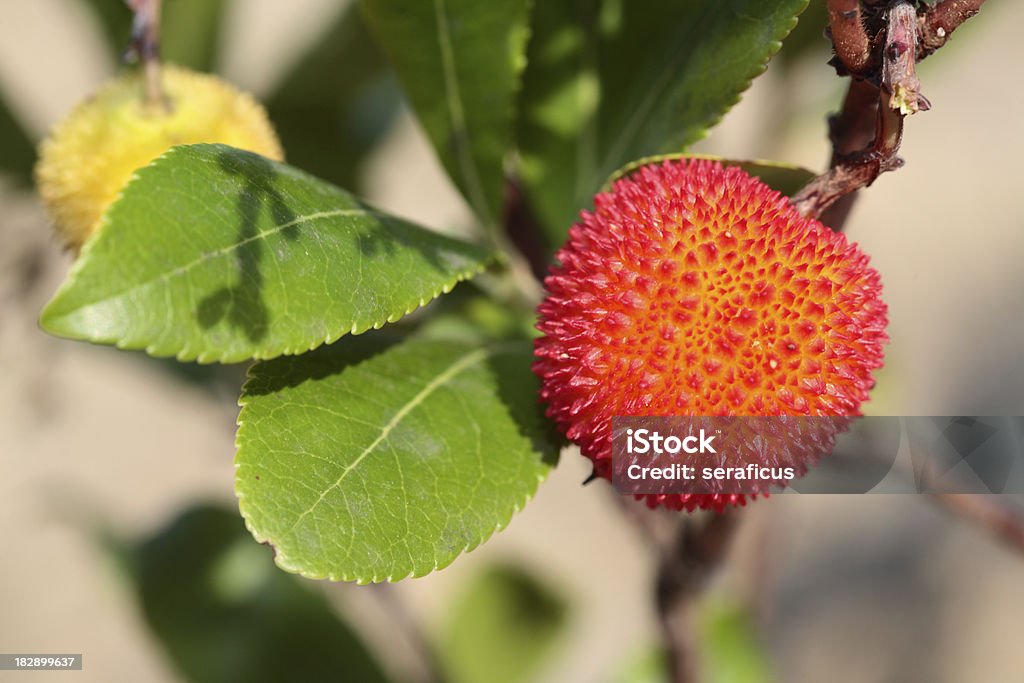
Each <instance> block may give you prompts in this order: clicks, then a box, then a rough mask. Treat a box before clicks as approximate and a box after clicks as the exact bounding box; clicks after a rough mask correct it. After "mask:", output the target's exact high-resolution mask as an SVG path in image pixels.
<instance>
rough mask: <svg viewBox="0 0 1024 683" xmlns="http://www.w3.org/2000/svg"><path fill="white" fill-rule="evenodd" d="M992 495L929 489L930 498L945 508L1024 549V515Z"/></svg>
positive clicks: (1000, 538) (1013, 546)
mask: <svg viewBox="0 0 1024 683" xmlns="http://www.w3.org/2000/svg"><path fill="white" fill-rule="evenodd" d="M994 497H995V496H991V495H976V494H972V493H932V494H931V498H932V500H934V501H935V502H936V503H938V504H939V505H941V506H942V507H943V508H945V509H946V510H947V511H948V512H950V513H951V514H953V515H956V516H957V517H961V518H963V519H965V520H967V521H969V522H971V523H973V524H976V525H977V526H980V527H982V528H983V529H985V530H987V531H988V532H989V533H991V534H992V535H993V536H995V537H996V538H997V539H999V540H1000V541H1002V542H1004V543H1006V544H1007V545H1008V546H1009V547H1010V548H1012V549H1014V550H1016V551H1018V552H1022V553H1024V516H1022V515H1021V514H1020V513H1018V512H1016V511H1015V510H1012V509H1010V508H1008V507H1005V506H1002V505H999V504H998V503H997V502H995V501H994V500H993V498H994Z"/></svg>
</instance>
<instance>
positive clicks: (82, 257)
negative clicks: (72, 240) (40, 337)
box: [39, 144, 495, 364]
mask: <svg viewBox="0 0 1024 683" xmlns="http://www.w3.org/2000/svg"><path fill="white" fill-rule="evenodd" d="M194 146H210V145H204V144H200V145H175V146H174V147H171V148H170V149H168V150H167V151H165V152H164V153H163V154H161V155H160V156H158V157H156V158H154V159H153V160H152V161H151V162H150V163H149V164H147V165H146V166H142V167H140V168H138V169H136V170H135V171H133V172H132V175H131V177H130V178H129V179H128V182H126V183H125V184H124V186H123V187H122V188H121V190H120V191H119V192H118V193H117V196H116V197H115V198H114V200H113V201H112V202H111V203H110V206H108V207H107V209H106V211H104V212H103V215H102V216H101V218H100V223H99V226H98V227H97V229H96V230H95V231H94V232H93V234H92V235H90V236H89V238H88V239H87V240H86V241H85V243H84V244H83V245H82V248H81V251H80V252H79V255H78V257H77V258H76V259H75V260H74V262H73V263H72V264H71V268H70V269H69V270H68V273H67V275H66V276H65V278H64V281H63V282H62V283H61V286H60V287H59V288H58V289H57V291H56V292H55V293H54V295H53V297H51V299H50V300H49V301H48V302H47V303H46V305H45V306H44V307H43V310H42V312H41V313H40V316H39V326H40V327H41V328H42V329H43V330H44V331H46V332H47V333H49V334H53V335H55V336H59V337H62V338H66V339H73V340H76V341H86V342H90V343H93V344H102V345H104V346H106V345H111V344H112V345H113V346H114V347H115V348H117V349H120V350H122V351H138V350H142V351H144V352H145V353H146V354H147V355H150V356H153V357H154V358H174V359H175V360H177V361H180V362H191V361H196V362H198V363H201V364H209V363H239V362H244V361H247V360H272V359H274V358H277V357H279V356H291V355H298V354H302V353H306V352H308V351H312V350H314V349H317V348H319V347H321V346H323V345H324V344H333V343H334V342H336V341H337V340H339V339H341V338H342V337H344V336H345V335H346V334H352V335H359V334H362V333H364V332H368V331H369V330H371V329H372V330H379V329H381V328H382V327H384V326H385V325H387V324H388V323H393V322H397V321H398V320H401V319H402V318H403V317H405V316H406V315H409V314H410V313H412V312H413V311H415V310H418V309H420V308H422V307H423V306H426V305H427V304H428V303H429V302H431V301H433V300H434V299H436V298H438V297H439V296H441V295H443V294H448V293H449V292H451V291H452V290H453V289H454V288H455V286H456V285H458V284H459V283H460V282H465V281H467V280H471V279H472V278H474V277H476V276H477V275H479V274H480V273H482V272H483V271H484V270H485V269H486V268H487V266H488V265H489V264H490V263H491V262H492V261H493V260H494V258H495V254H494V253H493V252H491V253H489V254H487V255H486V256H484V257H483V258H482V259H481V260H480V262H479V263H477V264H476V265H474V266H472V267H469V268H466V269H464V270H460V271H458V272H456V273H455V276H454V279H452V280H450V281H447V282H443V283H442V284H441V286H440V287H439V288H437V289H435V290H433V291H432V292H431V293H430V294H429V295H428V296H423V297H420V299H419V302H418V303H417V302H416V301H415V300H414V301H412V302H411V303H408V304H406V305H405V307H404V308H405V310H404V311H403V312H401V313H397V314H395V313H392V314H391V315H389V316H387V317H386V318H385V319H384V320H376V319H370V320H356V321H354V322H353V323H352V326H351V327H350V328H348V329H344V328H342V329H341V330H340V331H339V332H338V333H337V334H329V335H327V336H326V337H324V338H323V339H322V340H317V341H315V342H313V343H312V344H310V345H309V346H302V345H300V346H295V347H289V346H284V347H282V348H281V349H280V350H278V351H274V350H271V351H270V352H268V353H260V352H257V353H254V354H244V355H233V354H227V353H203V352H202V351H195V350H193V349H192V348H191V347H189V346H185V348H183V349H181V350H180V351H177V352H175V351H173V350H170V349H168V348H167V347H165V346H161V344H160V343H159V342H153V343H149V344H145V343H143V342H126V341H124V340H121V339H111V340H109V341H107V340H106V339H103V338H100V337H96V336H84V335H79V336H74V335H68V334H66V333H63V332H58V331H55V330H52V329H49V326H48V325H47V323H46V318H47V311H48V310H49V309H50V306H51V305H52V304H53V302H54V301H56V300H57V299H58V298H59V297H60V296H61V294H62V293H63V292H64V291H65V290H67V289H70V288H71V287H72V285H73V283H74V281H75V278H76V277H77V276H78V273H79V272H80V271H81V270H82V268H84V267H85V263H86V260H87V257H88V255H89V253H91V251H92V248H93V244H94V242H96V240H97V238H98V237H99V235H100V234H101V233H102V232H103V230H104V228H106V227H107V225H109V223H110V212H111V210H112V209H113V208H114V207H115V206H116V205H117V204H118V202H120V201H121V199H122V198H123V197H124V195H125V193H126V192H127V191H128V189H129V187H131V186H132V185H133V184H134V183H135V182H136V181H138V180H139V179H140V177H141V175H140V174H141V173H144V172H146V170H147V169H149V168H151V167H155V166H157V165H158V164H160V163H162V162H165V161H166V160H167V159H168V158H169V156H170V155H171V154H172V153H175V152H176V150H179V149H182V148H186V147H194ZM223 146H227V145H223ZM249 153H250V154H255V152H249ZM297 170H299V171H300V172H302V173H305V172H303V171H301V169H297ZM310 177H311V178H314V176H310ZM316 180H319V179H316ZM320 182H326V181H322V180H321V181H320ZM342 211H348V210H338V211H325V212H318V213H316V214H310V215H309V216H306V217H303V218H304V220H313V219H315V218H322V217H325V216H328V215H332V216H333V215H342V213H339V212H342ZM360 213H363V214H366V215H371V216H376V217H377V218H378V219H380V220H381V221H384V222H386V221H389V220H392V216H389V215H387V214H384V213H380V212H376V211H374V210H373V209H372V208H366V209H364V210H362V211H361V212H360ZM297 224H298V221H295V222H291V223H288V224H285V225H281V226H277V227H276V228H275V229H276V230H280V229H284V228H286V227H289V226H291V225H297ZM417 227H420V226H417ZM421 229H423V230H426V228H422V227H421ZM266 234H268V233H261V234H260V235H255V236H253V237H252V238H250V239H256V238H259V237H262V236H264V235H266ZM437 234H438V235H440V233H437ZM442 236H443V235H442ZM449 239H451V238H449ZM241 244H242V243H239V244H237V245H233V246H232V248H237V247H238V246H241ZM194 263H195V262H193V263H192V264H187V265H185V266H179V268H176V269H175V271H177V270H179V269H181V268H188V267H190V266H191V265H194ZM163 277H164V276H163V275H162V276H161V278H163ZM161 278H157V279H158V280H159V279H161ZM153 282H155V280H154V281H153ZM148 284H151V283H147V285H146V286H148Z"/></svg>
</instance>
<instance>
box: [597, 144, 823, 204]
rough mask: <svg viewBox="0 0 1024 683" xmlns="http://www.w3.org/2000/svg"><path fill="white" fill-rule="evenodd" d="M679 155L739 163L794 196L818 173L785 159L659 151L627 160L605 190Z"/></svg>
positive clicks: (774, 186) (724, 163) (773, 185)
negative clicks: (628, 161)
mask: <svg viewBox="0 0 1024 683" xmlns="http://www.w3.org/2000/svg"><path fill="white" fill-rule="evenodd" d="M676 159H710V160H712V161H717V162H719V163H720V164H722V165H723V166H739V167H740V168H742V169H743V170H744V171H746V172H747V173H749V174H750V175H752V176H757V177H758V178H760V179H761V180H762V181H764V183H765V185H767V186H768V187H770V188H772V189H773V190H777V191H778V192H780V193H781V194H783V195H785V196H787V197H792V196H793V195H794V194H796V193H797V192H798V191H799V190H800V188H802V187H803V186H804V185H806V184H807V183H809V182H810V181H811V180H813V179H814V177H815V173H814V172H813V171H809V170H807V169H806V168H803V167H801V166H794V165H792V164H786V163H783V162H781V161H766V160H763V159H756V160H751V161H743V160H739V159H725V158H723V157H719V156H715V155H714V154H658V155H655V156H650V157H644V158H643V159H637V160H636V161H633V162H630V163H628V164H626V165H625V166H623V167H622V168H620V169H619V170H617V171H616V172H615V173H613V174H612V176H611V178H609V179H608V182H606V183H605V185H604V187H603V188H602V190H603V191H606V190H608V189H609V188H610V187H611V185H612V183H614V182H615V181H616V180H618V179H619V178H622V177H624V176H628V175H629V174H631V173H633V172H634V171H636V170H637V169H639V168H642V167H644V166H648V165H650V164H660V163H662V162H664V161H672V160H676Z"/></svg>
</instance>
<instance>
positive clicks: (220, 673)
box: [123, 506, 387, 683]
mask: <svg viewBox="0 0 1024 683" xmlns="http://www.w3.org/2000/svg"><path fill="white" fill-rule="evenodd" d="M123 554H124V555H126V556H127V558H128V559H129V563H128V564H129V569H130V573H131V578H132V580H133V582H134V584H135V587H136V590H137V592H138V596H139V600H140V603H141V607H142V612H143V615H144V616H145V619H146V622H147V623H148V625H149V627H150V628H151V629H152V631H153V634H154V635H155V636H156V637H157V638H158V639H159V641H160V643H161V644H162V645H163V646H164V648H165V649H166V651H167V653H168V655H170V659H171V660H172V661H173V662H174V664H175V665H176V666H177V667H178V669H179V670H180V671H181V673H182V674H183V675H184V676H185V677H186V678H187V679H188V680H190V681H196V682H198V683H221V682H223V683H230V682H233V681H252V682H254V683H256V682H263V681H265V682H266V683H271V682H277V681H328V680H330V681H351V682H353V683H363V682H366V683H378V682H379V683H383V682H384V681H386V680H387V677H386V675H385V674H384V672H383V671H382V669H381V667H380V665H379V664H377V662H376V661H375V660H374V659H373V657H372V656H371V654H370V653H369V651H368V650H367V649H366V647H365V646H364V645H363V644H362V642H360V639H359V638H358V637H357V635H356V634H355V633H354V632H353V630H352V628H351V627H349V626H348V625H347V624H345V623H344V622H342V621H341V620H340V619H339V618H338V616H337V615H336V614H335V613H334V612H333V611H332V609H331V608H330V606H329V605H328V604H327V601H326V600H325V599H324V596H323V594H322V593H321V592H319V591H317V590H316V589H315V587H314V586H312V585H309V584H308V583H304V582H302V581H301V580H299V579H297V578H296V577H293V576H289V575H287V574H283V573H281V572H279V571H277V570H275V569H274V563H273V561H272V560H271V554H270V552H269V551H268V550H267V549H266V548H262V547H260V546H258V545H256V544H254V543H253V542H252V539H251V538H249V536H248V534H246V533H245V527H244V526H243V525H242V522H241V520H240V519H239V518H238V515H237V513H234V512H230V511H227V510H223V509H221V508H219V507H213V506H200V507H194V508H190V509H189V510H187V511H185V512H184V513H183V514H181V515H180V516H179V517H178V518H177V519H175V520H174V521H173V522H172V523H171V524H169V525H168V526H167V527H166V528H164V529H162V530H160V531H159V532H157V533H156V534H155V535H154V536H153V537H151V538H148V539H145V540H144V541H142V542H140V543H139V544H137V545H134V546H131V547H129V548H127V549H126V552H124V553H123Z"/></svg>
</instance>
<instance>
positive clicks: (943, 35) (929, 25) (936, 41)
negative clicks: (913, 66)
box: [917, 0, 985, 60]
mask: <svg viewBox="0 0 1024 683" xmlns="http://www.w3.org/2000/svg"><path fill="white" fill-rule="evenodd" d="M983 4H985V0H942V2H940V3H939V4H937V5H935V7H933V8H931V9H930V10H928V11H927V12H925V13H924V14H923V15H922V16H921V20H920V30H921V44H920V46H919V47H918V55H917V58H918V60H921V59H924V58H925V57H927V56H928V55H930V54H931V53H933V52H935V51H936V50H938V49H939V48H940V47H942V46H943V45H945V44H946V41H947V40H949V36H950V34H952V33H953V31H955V30H956V29H957V27H958V26H960V24H962V23H964V22H965V21H967V20H968V19H970V18H971V17H973V16H974V15H975V14H977V13H978V11H979V10H980V9H981V6H982V5H983Z"/></svg>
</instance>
